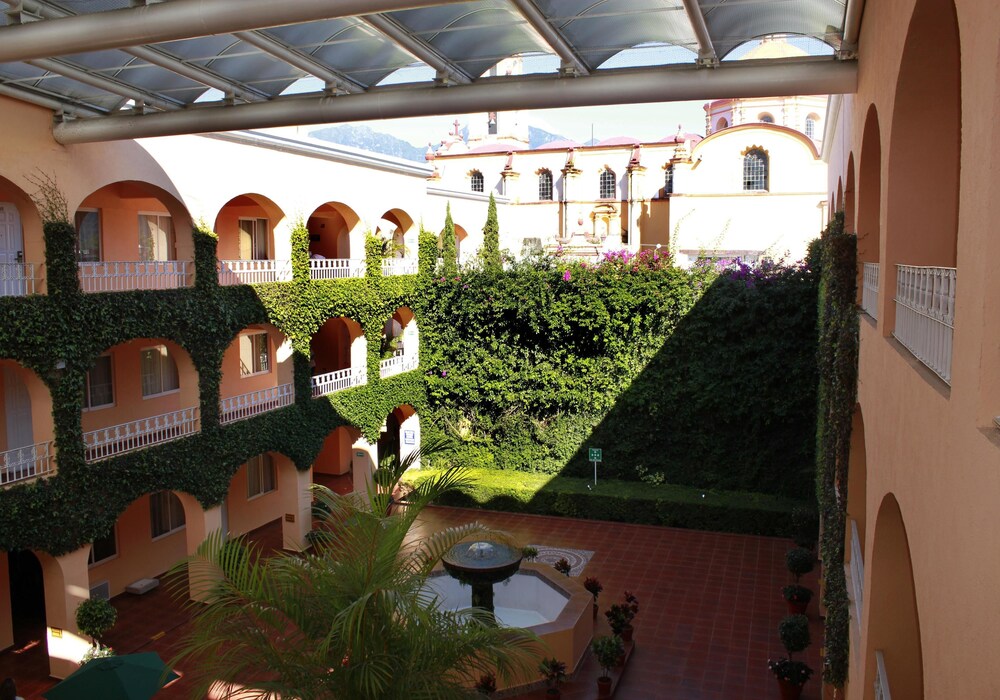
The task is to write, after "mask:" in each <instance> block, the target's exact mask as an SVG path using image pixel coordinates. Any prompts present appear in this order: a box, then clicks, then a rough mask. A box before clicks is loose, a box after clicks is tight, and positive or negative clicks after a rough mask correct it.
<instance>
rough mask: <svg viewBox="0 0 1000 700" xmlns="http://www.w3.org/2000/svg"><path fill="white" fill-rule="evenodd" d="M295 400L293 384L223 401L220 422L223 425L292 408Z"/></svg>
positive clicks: (252, 392) (220, 407) (220, 406)
mask: <svg viewBox="0 0 1000 700" xmlns="http://www.w3.org/2000/svg"><path fill="white" fill-rule="evenodd" d="M294 400H295V390H294V389H293V388H292V385H291V384H281V385H279V386H275V387H269V388H267V389H260V390H259V391H251V392H248V393H246V394H240V395H239V396H231V397H229V398H227V399H222V401H221V402H220V405H219V422H220V423H221V424H222V425H227V424H229V423H235V422H236V421H239V420H245V419H247V418H252V417H253V416H257V415H260V414H261V413H267V412H268V411H274V410H277V409H279V408H284V407H285V406H290V405H291V404H292V402H293V401H294Z"/></svg>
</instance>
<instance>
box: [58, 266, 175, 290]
mask: <svg viewBox="0 0 1000 700" xmlns="http://www.w3.org/2000/svg"><path fill="white" fill-rule="evenodd" d="M77 265H78V267H79V270H80V288H81V289H83V291H85V292H125V291H129V290H133V289H178V288H180V287H186V286H188V263H187V261H185V260H147V261H140V260H135V261H132V260H129V261H105V262H81V263H77Z"/></svg>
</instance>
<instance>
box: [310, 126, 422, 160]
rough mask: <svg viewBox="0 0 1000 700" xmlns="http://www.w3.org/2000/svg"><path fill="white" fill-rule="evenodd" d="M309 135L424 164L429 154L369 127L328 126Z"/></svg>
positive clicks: (418, 147)
mask: <svg viewBox="0 0 1000 700" xmlns="http://www.w3.org/2000/svg"><path fill="white" fill-rule="evenodd" d="M309 135H310V136H312V137H313V138H314V139H322V140H323V141H330V142H331V143H339V144H340V145H341V146H351V147H352V148H361V149H364V150H366V151H371V152H372V153H381V154H382V155H385V156H395V157H396V158H404V159H406V160H413V161H416V162H418V163H423V162H424V154H425V153H426V152H427V148H426V147H424V148H421V147H420V146H414V145H413V144H412V143H409V142H407V141H404V140H403V139H398V138H396V137H395V136H390V135H389V134H383V133H382V132H380V131H374V130H372V129H371V128H369V127H367V126H353V125H351V124H340V125H338V126H328V127H326V128H325V129H318V130H316V131H310V132H309Z"/></svg>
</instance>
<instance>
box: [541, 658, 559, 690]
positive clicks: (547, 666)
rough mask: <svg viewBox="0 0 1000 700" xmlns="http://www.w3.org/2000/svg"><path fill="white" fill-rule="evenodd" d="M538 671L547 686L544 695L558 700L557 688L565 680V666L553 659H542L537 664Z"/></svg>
mask: <svg viewBox="0 0 1000 700" xmlns="http://www.w3.org/2000/svg"><path fill="white" fill-rule="evenodd" d="M538 671H539V672H540V673H541V674H542V678H544V679H545V684H546V685H547V686H548V690H547V691H546V693H545V694H546V695H548V696H549V697H553V698H558V697H559V696H560V693H559V686H560V685H561V684H562V683H563V681H565V680H566V664H565V663H564V662H562V661H560V660H559V659H557V658H555V657H552V658H551V659H542V661H541V663H540V664H538Z"/></svg>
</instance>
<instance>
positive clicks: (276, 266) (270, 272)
mask: <svg viewBox="0 0 1000 700" xmlns="http://www.w3.org/2000/svg"><path fill="white" fill-rule="evenodd" d="M291 279H292V262H291V261H290V260H220V261H219V284H222V285H230V284H261V283H264V282H290V281H291Z"/></svg>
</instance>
